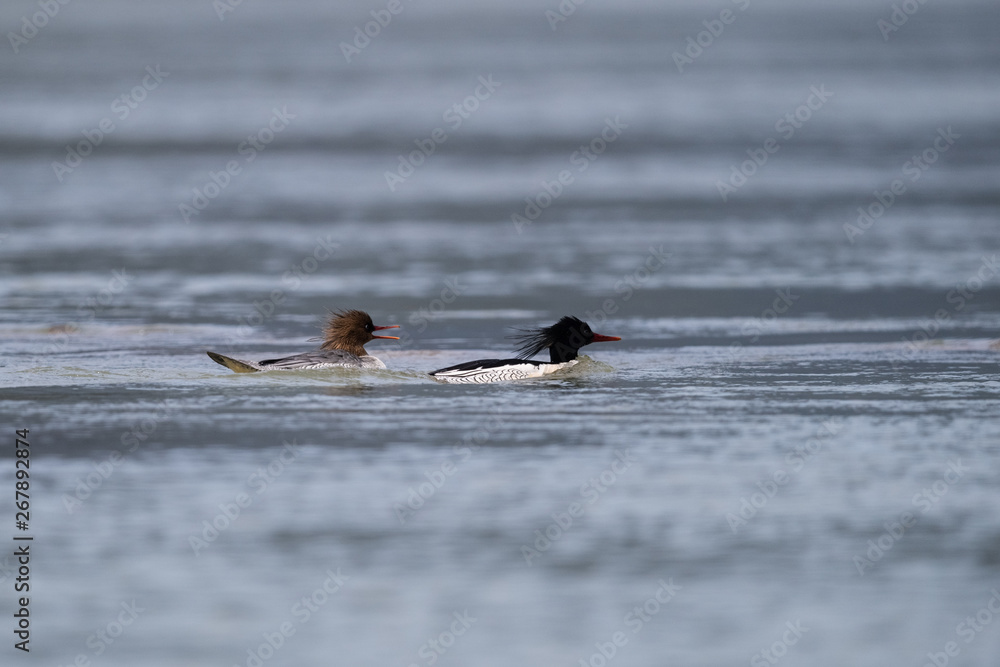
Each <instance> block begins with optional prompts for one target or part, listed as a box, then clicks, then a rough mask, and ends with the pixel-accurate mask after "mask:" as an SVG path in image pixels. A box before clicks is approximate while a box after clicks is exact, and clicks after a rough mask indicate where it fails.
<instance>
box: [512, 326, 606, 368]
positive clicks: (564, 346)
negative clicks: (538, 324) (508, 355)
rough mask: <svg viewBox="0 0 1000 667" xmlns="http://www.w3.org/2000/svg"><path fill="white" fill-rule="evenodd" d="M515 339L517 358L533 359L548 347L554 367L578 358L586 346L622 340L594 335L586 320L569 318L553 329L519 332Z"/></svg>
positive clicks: (521, 330) (544, 328)
mask: <svg viewBox="0 0 1000 667" xmlns="http://www.w3.org/2000/svg"><path fill="white" fill-rule="evenodd" d="M519 331H520V333H519V334H518V335H516V336H513V338H514V339H515V340H516V341H517V343H518V346H519V347H518V351H517V358H518V359H530V358H531V357H533V356H535V355H536V354H538V353H539V352H541V351H542V350H544V349H545V348H548V349H549V358H550V360H551V361H552V363H554V364H561V363H564V362H566V361H572V360H573V359H576V357H577V352H579V350H580V348H581V347H583V346H584V345H590V344H591V343H593V342H596V341H602V340H620V339H619V338H616V337H614V336H602V335H601V334H595V333H594V332H593V331H592V330H591V329H590V325H588V324H587V323H586V322H584V321H583V320H581V319H579V318H576V317H572V316H569V315H567V316H566V317H563V318H562V319H561V320H559V321H558V322H556V323H555V324H553V325H552V326H550V327H543V328H541V329H520V330H519Z"/></svg>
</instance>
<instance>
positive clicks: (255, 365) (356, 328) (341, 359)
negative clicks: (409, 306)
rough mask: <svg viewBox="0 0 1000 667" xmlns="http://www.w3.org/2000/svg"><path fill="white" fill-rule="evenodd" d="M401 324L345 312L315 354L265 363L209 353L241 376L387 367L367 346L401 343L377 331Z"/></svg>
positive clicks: (332, 324) (331, 323) (332, 320)
mask: <svg viewBox="0 0 1000 667" xmlns="http://www.w3.org/2000/svg"><path fill="white" fill-rule="evenodd" d="M398 328H399V325H398V324H393V325H390V326H384V327H377V326H375V325H374V324H373V323H372V318H371V317H370V316H369V315H368V313H366V312H365V311H363V310H344V311H337V312H334V313H331V314H330V319H329V320H328V321H327V323H326V326H325V327H323V337H322V338H311V339H310V340H322V341H323V344H322V345H320V347H319V349H318V350H316V351H315V352H303V353H302V354H296V355H294V356H291V357H283V358H281V359H267V360H265V361H240V360H239V359H233V358H231V357H227V356H225V355H222V354H218V353H216V352H207V354H208V356H209V357H211V358H212V361H214V362H215V363H217V364H222V365H223V366H225V367H226V368H229V369H230V370H233V371H235V372H237V373H254V372H256V371H291V370H305V369H315V368H385V364H383V363H382V361H381V360H379V359H376V358H375V357H373V356H371V355H369V354H368V353H367V352H366V351H365V343H367V342H369V341H371V340H373V339H375V338H391V339H393V340H399V336H376V335H375V334H374V333H372V332H374V331H381V330H382V329H398Z"/></svg>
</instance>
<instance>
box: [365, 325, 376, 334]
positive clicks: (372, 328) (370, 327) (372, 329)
mask: <svg viewBox="0 0 1000 667" xmlns="http://www.w3.org/2000/svg"><path fill="white" fill-rule="evenodd" d="M374 330H375V325H373V324H366V325H365V331H367V332H369V333H371V332H372V331H374Z"/></svg>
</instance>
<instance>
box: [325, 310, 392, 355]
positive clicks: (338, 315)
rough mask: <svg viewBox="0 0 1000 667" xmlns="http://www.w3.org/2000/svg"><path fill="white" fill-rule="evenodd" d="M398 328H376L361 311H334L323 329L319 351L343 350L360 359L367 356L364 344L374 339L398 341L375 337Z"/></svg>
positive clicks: (370, 319) (366, 314)
mask: <svg viewBox="0 0 1000 667" xmlns="http://www.w3.org/2000/svg"><path fill="white" fill-rule="evenodd" d="M398 328H399V325H391V326H376V325H375V323H374V322H372V318H371V316H369V315H368V313H366V312H365V311H363V310H338V311H334V312H332V313H330V319H329V320H327V322H326V325H325V326H324V327H323V344H322V345H320V349H322V350H344V351H345V352H350V353H351V354H354V355H357V356H359V357H362V356H364V355H366V354H368V353H367V352H366V351H365V344H366V343H368V342H370V341H372V340H373V339H375V338H391V339H393V340H399V337H398V336H377V335H375V332H376V331H380V330H382V329H398Z"/></svg>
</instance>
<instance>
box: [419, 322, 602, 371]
mask: <svg viewBox="0 0 1000 667" xmlns="http://www.w3.org/2000/svg"><path fill="white" fill-rule="evenodd" d="M519 331H520V333H519V334H517V335H516V336H514V339H515V340H516V341H517V342H518V344H519V347H518V350H517V356H516V357H515V358H513V359H478V360H476V361H467V362H465V363H462V364H457V365H455V366H449V367H448V368H441V369H439V370H436V371H431V373H430V376H431V377H433V378H434V379H435V380H439V381H441V382H450V383H455V384H470V383H476V384H480V383H488V382H506V381H510V380H523V379H526V378H536V377H542V376H545V375H551V374H552V373H555V372H558V371H561V370H563V369H566V368H570V367H572V366H575V365H576V364H577V363H579V360H578V359H577V357H578V353H579V351H580V348H581V347H583V346H584V345H590V344H591V343H603V342H610V341H616V340H621V338H620V337H618V336H605V335H604V334H599V333H594V331H593V330H592V329H591V328H590V325H589V324H587V323H586V322H584V321H583V320H581V319H579V318H577V317H573V316H570V315H567V316H565V317H563V318H561V319H560V320H559V321H558V322H556V323H555V324H553V325H552V326H549V327H543V328H539V329H521V330H519ZM546 349H547V350H548V351H549V360H548V361H538V360H534V359H531V358H530V357H533V356H535V355H536V354H539V353H540V352H542V351H543V350H546Z"/></svg>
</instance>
